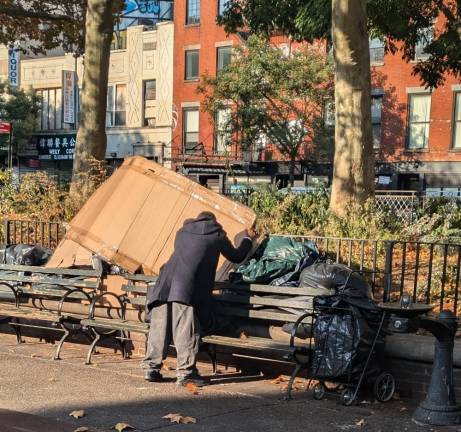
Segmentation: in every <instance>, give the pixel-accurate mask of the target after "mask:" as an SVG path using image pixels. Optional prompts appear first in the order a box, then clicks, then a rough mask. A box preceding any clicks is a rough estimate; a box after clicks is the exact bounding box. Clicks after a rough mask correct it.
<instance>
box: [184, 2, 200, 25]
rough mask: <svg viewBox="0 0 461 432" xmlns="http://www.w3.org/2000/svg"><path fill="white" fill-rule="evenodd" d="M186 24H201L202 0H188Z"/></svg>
mask: <svg viewBox="0 0 461 432" xmlns="http://www.w3.org/2000/svg"><path fill="white" fill-rule="evenodd" d="M186 3H187V5H186V24H199V23H200V0H187V2H186Z"/></svg>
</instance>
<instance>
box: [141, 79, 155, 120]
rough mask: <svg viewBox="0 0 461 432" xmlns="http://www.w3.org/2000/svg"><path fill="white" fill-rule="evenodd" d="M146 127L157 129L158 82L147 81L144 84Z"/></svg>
mask: <svg viewBox="0 0 461 432" xmlns="http://www.w3.org/2000/svg"><path fill="white" fill-rule="evenodd" d="M143 87H144V88H143V99H144V126H149V127H155V121H156V117H155V116H156V101H157V81H156V80H146V81H144V83H143Z"/></svg>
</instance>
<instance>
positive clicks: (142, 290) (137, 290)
mask: <svg viewBox="0 0 461 432" xmlns="http://www.w3.org/2000/svg"><path fill="white" fill-rule="evenodd" d="M122 291H124V292H131V293H134V294H144V295H146V294H147V287H146V286H136V285H122Z"/></svg>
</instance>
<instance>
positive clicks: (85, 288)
mask: <svg viewBox="0 0 461 432" xmlns="http://www.w3.org/2000/svg"><path fill="white" fill-rule="evenodd" d="M101 282H102V268H100V269H98V270H81V269H63V268H45V267H36V266H23V265H8V264H0V323H2V324H8V325H9V326H11V327H12V328H13V330H14V332H15V334H16V338H17V341H18V343H22V342H23V340H22V335H21V328H22V327H29V328H39V329H47V330H49V329H54V330H57V331H60V332H63V335H62V337H61V338H60V340H59V343H58V345H57V347H56V351H55V354H54V359H56V360H58V359H60V353H61V349H62V346H63V345H64V342H65V341H66V340H67V339H68V338H69V337H70V336H71V335H74V334H76V333H79V332H81V331H82V326H81V325H80V321H81V320H82V319H83V318H85V317H87V314H88V309H87V307H77V308H74V309H75V310H74V311H68V310H66V309H68V308H67V307H66V306H68V305H69V304H70V303H73V304H79V305H80V306H82V305H85V304H86V305H88V306H89V305H90V304H91V301H92V299H93V297H94V296H95V294H97V293H98V292H99V289H100V287H101ZM48 302H49V303H51V305H52V306H51V307H50V306H48V305H47V304H45V303H48ZM36 322H38V323H36ZM50 324H51V326H50Z"/></svg>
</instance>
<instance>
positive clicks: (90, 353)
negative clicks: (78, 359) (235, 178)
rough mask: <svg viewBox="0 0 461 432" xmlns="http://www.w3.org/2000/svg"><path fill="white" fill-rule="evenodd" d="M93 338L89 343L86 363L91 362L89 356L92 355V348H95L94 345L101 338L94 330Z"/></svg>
mask: <svg viewBox="0 0 461 432" xmlns="http://www.w3.org/2000/svg"><path fill="white" fill-rule="evenodd" d="M94 335H95V336H94V339H93V342H92V343H91V346H90V349H89V351H88V355H87V357H86V362H85V364H86V365H90V364H91V357H92V356H93V353H94V350H95V349H96V345H97V344H98V342H99V340H100V339H101V335H100V334H99V333H96V332H94Z"/></svg>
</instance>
